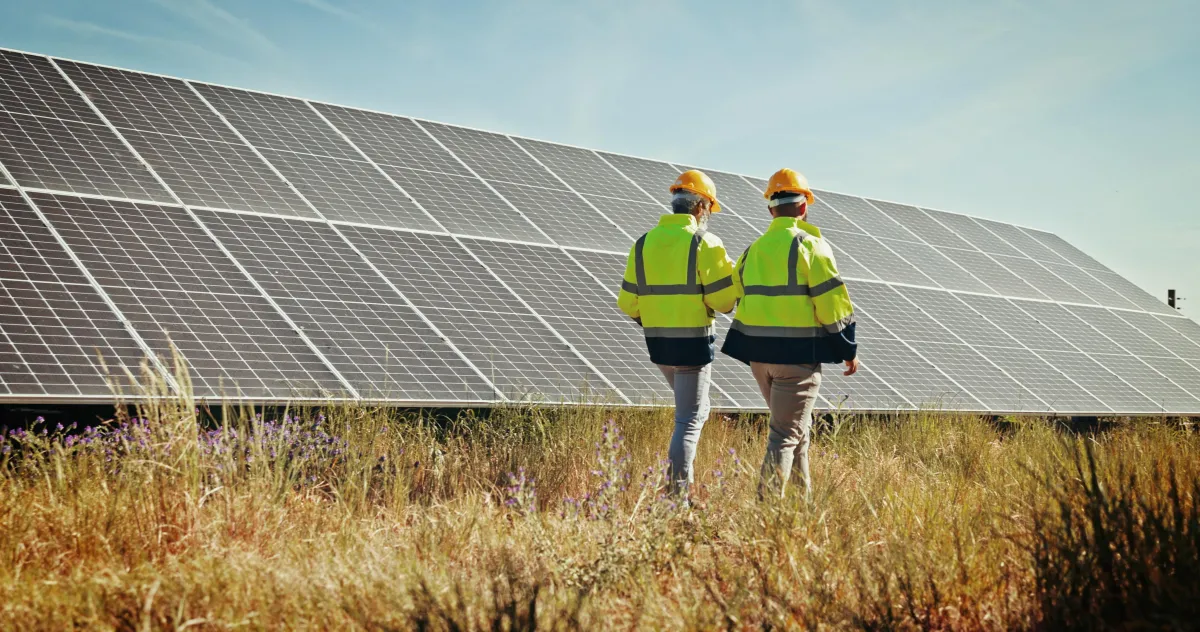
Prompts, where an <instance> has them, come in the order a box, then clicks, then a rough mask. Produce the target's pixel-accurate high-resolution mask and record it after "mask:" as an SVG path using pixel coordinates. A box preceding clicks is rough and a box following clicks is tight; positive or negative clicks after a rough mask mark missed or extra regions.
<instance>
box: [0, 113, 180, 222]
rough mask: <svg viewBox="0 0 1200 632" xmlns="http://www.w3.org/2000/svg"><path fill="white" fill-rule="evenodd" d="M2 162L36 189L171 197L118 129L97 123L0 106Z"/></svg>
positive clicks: (161, 199) (19, 180)
mask: <svg viewBox="0 0 1200 632" xmlns="http://www.w3.org/2000/svg"><path fill="white" fill-rule="evenodd" d="M96 123H99V121H96ZM0 164H3V165H4V166H5V167H7V168H8V170H9V172H10V173H12V176H13V178H14V179H15V180H16V181H17V184H19V185H21V186H23V187H28V188H31V189H46V190H55V191H63V192H68V193H81V194H85V195H89V194H90V195H111V196H116V197H124V198H132V199H138V200H148V201H152V202H170V201H172V199H171V196H170V195H169V194H168V193H167V192H166V191H165V190H163V188H162V187H161V186H159V185H158V183H157V182H155V181H154V178H152V177H151V176H150V174H149V173H148V172H147V171H146V169H145V168H144V167H143V166H142V165H141V164H139V163H138V162H137V160H135V159H134V157H133V154H131V153H130V152H129V150H128V149H126V148H125V146H124V145H122V144H121V141H120V140H119V139H118V138H117V135H116V134H114V133H113V131H112V130H111V129H109V128H107V127H103V126H101V125H98V124H92V123H81V122H79V121H73V120H68V119H51V118H42V117H36V116H26V115H24V114H12V113H9V112H3V111H0Z"/></svg>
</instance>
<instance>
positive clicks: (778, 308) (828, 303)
mask: <svg viewBox="0 0 1200 632" xmlns="http://www.w3.org/2000/svg"><path fill="white" fill-rule="evenodd" d="M733 286H734V291H735V292H736V293H737V296H738V299H739V301H738V306H737V314H736V315H735V316H734V320H733V325H732V326H731V327H730V330H729V334H728V335H726V336H725V344H724V345H722V347H721V352H722V353H725V354H727V355H729V356H731V357H733V358H736V359H738V360H741V361H742V362H745V363H747V364H749V363H750V362H768V363H771V364H813V363H821V362H831V363H832V362H842V361H844V360H849V359H851V358H854V357H855V355H856V353H857V345H856V344H855V342H854V306H853V305H852V304H851V303H850V294H849V292H847V291H846V286H845V284H844V283H842V280H841V278H840V277H838V272H837V265H836V264H835V263H834V260H833V250H832V249H831V248H830V247H829V243H828V242H826V241H825V239H824V238H822V237H821V231H820V230H817V228H816V227H815V226H812V225H810V224H807V223H805V222H803V221H801V220H799V219H795V218H790V217H778V218H775V219H774V220H773V221H772V222H771V226H770V227H769V228H768V229H767V232H766V233H764V234H763V236H762V237H759V238H758V239H757V240H755V242H754V243H753V244H751V245H750V247H749V248H747V249H746V252H745V253H743V254H742V256H741V257H740V258H739V259H738V262H737V266H736V268H735V270H734V274H733Z"/></svg>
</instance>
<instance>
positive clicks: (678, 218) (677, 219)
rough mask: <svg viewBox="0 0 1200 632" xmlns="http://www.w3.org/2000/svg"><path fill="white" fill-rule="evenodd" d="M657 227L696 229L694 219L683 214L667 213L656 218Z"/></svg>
mask: <svg viewBox="0 0 1200 632" xmlns="http://www.w3.org/2000/svg"><path fill="white" fill-rule="evenodd" d="M658 225H659V226H683V227H687V226H691V227H692V228H696V218H695V217H693V216H691V215H685V214H683V213H668V214H667V215H663V216H662V217H659V218H658Z"/></svg>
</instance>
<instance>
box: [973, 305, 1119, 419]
mask: <svg viewBox="0 0 1200 632" xmlns="http://www.w3.org/2000/svg"><path fill="white" fill-rule="evenodd" d="M952 294H953V293H952ZM961 302H962V304H963V305H966V306H967V309H969V310H971V311H973V312H975V313H976V314H978V315H979V317H980V318H982V319H984V320H985V321H987V322H988V323H991V324H992V325H993V326H994V327H996V329H999V330H1000V331H1001V332H1003V333H1004V335H1006V336H1008V337H1009V338H1011V339H1012V341H1013V343H1014V344H1016V345H1019V348H1020V349H1023V350H1025V351H1028V352H1029V353H1031V354H1033V355H1034V357H1036V358H1037V359H1039V360H1041V361H1042V362H1045V363H1046V364H1047V365H1048V366H1050V368H1051V369H1053V370H1054V371H1056V372H1058V373H1060V374H1061V375H1062V376H1063V377H1065V378H1066V379H1067V380H1069V381H1070V382H1071V383H1072V384H1074V385H1075V386H1076V387H1078V388H1079V390H1081V391H1083V392H1084V393H1087V394H1088V395H1089V396H1090V397H1091V398H1092V399H1095V400H1096V401H1098V402H1100V403H1101V405H1103V406H1105V407H1106V408H1108V409H1109V412H1113V409H1112V408H1111V407H1110V406H1108V405H1107V404H1105V403H1104V401H1103V400H1101V399H1100V398H1099V397H1096V395H1095V393H1092V392H1091V391H1089V390H1088V389H1087V388H1085V387H1084V386H1083V385H1082V384H1080V383H1079V382H1077V381H1075V380H1074V379H1072V378H1071V376H1070V375H1069V374H1068V373H1066V372H1065V371H1062V370H1061V369H1059V368H1058V367H1057V366H1055V365H1054V364H1052V363H1050V361H1048V360H1046V359H1045V358H1044V357H1042V356H1041V355H1040V354H1039V353H1038V352H1037V350H1036V349H1032V348H1030V347H1029V346H1028V345H1026V344H1025V343H1024V342H1022V341H1021V340H1020V339H1019V338H1017V337H1016V336H1014V335H1012V333H1010V332H1009V331H1008V330H1007V329H1005V328H1004V327H1001V326H1000V324H999V323H997V322H995V321H994V320H992V319H991V318H989V317H988V315H987V314H986V313H984V312H983V311H982V310H980V309H977V308H976V307H975V306H974V305H972V304H970V303H968V302H967V301H961ZM1010 302H1011V301H1010Z"/></svg>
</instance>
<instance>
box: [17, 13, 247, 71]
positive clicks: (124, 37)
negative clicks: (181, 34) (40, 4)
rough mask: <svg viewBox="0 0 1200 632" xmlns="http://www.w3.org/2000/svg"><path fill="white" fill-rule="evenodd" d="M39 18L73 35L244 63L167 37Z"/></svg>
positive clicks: (58, 19)
mask: <svg viewBox="0 0 1200 632" xmlns="http://www.w3.org/2000/svg"><path fill="white" fill-rule="evenodd" d="M39 17H40V19H41V21H42V22H44V23H46V24H48V25H50V26H53V27H56V28H60V29H63V30H67V31H71V32H72V33H76V34H79V35H84V36H99V37H107V38H111V39H117V40H121V41H125V42H130V43H133V44H139V45H143V46H147V47H153V48H155V49H161V48H163V47H166V48H173V49H175V50H178V51H179V52H181V53H186V54H189V55H202V56H205V57H211V58H213V59H215V60H220V61H221V63H223V64H231V63H232V64H240V63H242V62H241V60H238V59H235V58H233V57H229V56H226V55H222V54H221V53H218V52H215V51H212V50H209V49H208V48H205V47H203V46H200V45H198V44H194V43H191V42H186V41H183V40H176V39H168V38H165V37H156V36H154V35H145V34H143V33H133V32H130V31H123V30H120V29H115V28H112V27H108V26H104V25H102V24H96V23H93V22H81V21H78V20H71V19H68V18H62V17H58V16H56V15H42V16H39Z"/></svg>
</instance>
